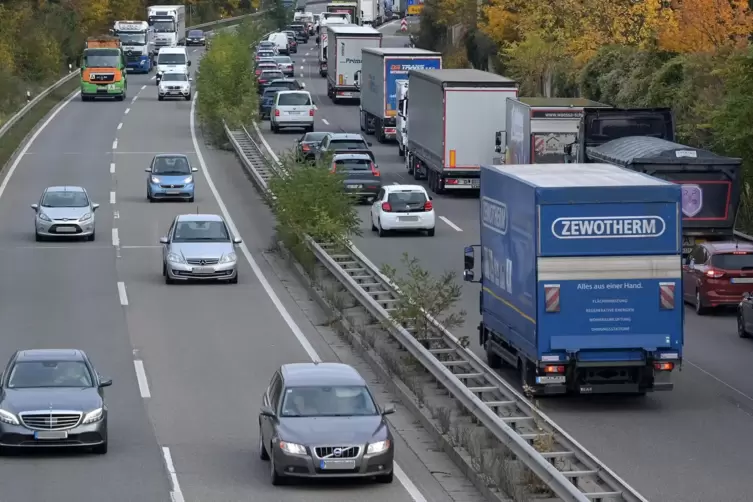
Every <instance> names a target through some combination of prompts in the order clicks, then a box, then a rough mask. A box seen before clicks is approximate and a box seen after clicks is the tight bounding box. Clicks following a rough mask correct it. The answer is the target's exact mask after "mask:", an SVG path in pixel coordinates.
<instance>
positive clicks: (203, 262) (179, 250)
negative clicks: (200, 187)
mask: <svg viewBox="0 0 753 502" xmlns="http://www.w3.org/2000/svg"><path fill="white" fill-rule="evenodd" d="M241 242H242V241H241V239H238V238H234V237H233V236H232V235H231V234H230V229H229V228H228V226H227V224H226V223H225V220H223V219H222V217H220V216H217V215H214V214H182V215H179V216H178V217H176V218H175V220H173V223H172V225H170V230H168V232H167V235H166V236H165V237H162V238H161V239H160V243H161V244H162V275H163V276H164V277H165V283H166V284H173V283H175V282H176V281H188V280H219V281H227V282H229V283H231V284H237V283H238V256H237V255H236V253H235V245H236V244H240V243H241Z"/></svg>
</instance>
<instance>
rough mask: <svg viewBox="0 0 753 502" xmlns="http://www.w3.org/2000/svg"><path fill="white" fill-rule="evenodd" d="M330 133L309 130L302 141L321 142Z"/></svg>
mask: <svg viewBox="0 0 753 502" xmlns="http://www.w3.org/2000/svg"><path fill="white" fill-rule="evenodd" d="M327 134H329V133H326V132H307V133H306V134H305V135H304V136H303V139H302V140H301V141H303V142H304V143H321V142H322V140H323V139H324V137H325V136H326V135H327Z"/></svg>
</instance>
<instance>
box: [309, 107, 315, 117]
mask: <svg viewBox="0 0 753 502" xmlns="http://www.w3.org/2000/svg"><path fill="white" fill-rule="evenodd" d="M313 116H314V109H313V108H312V109H311V110H309V117H313Z"/></svg>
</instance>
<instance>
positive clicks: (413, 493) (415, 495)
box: [191, 98, 427, 502]
mask: <svg viewBox="0 0 753 502" xmlns="http://www.w3.org/2000/svg"><path fill="white" fill-rule="evenodd" d="M194 99H195V98H194ZM253 125H254V129H255V130H256V134H258V136H259V138H260V139H261V142H262V144H263V145H264V148H266V149H267V152H269V155H270V156H271V157H272V159H274V160H275V161H276V162H279V161H280V158H279V157H278V156H277V154H276V153H275V152H274V150H272V148H271V147H270V146H269V143H267V140H266V139H265V138H264V135H263V134H262V133H261V129H259V126H258V125H257V124H256V122H254V123H253ZM191 136H192V139H193V140H194V146H195V147H196V153H197V155H198V157H199V162H200V163H201V167H202V169H203V170H205V171H206V168H205V166H204V162H203V160H202V158H201V154H200V153H199V150H198V143H197V142H196V134H195V132H194V126H193V107H191ZM206 174H207V173H206V172H205V176H206ZM207 184H208V185H209V186H210V188H212V187H213V184H212V183H211V181H210V179H209V177H208V176H207ZM213 192H214V190H213ZM216 197H217V202H220V198H219V195H217V196H216ZM224 207H225V206H224V205H223V204H220V209H223V208H224ZM225 211H226V210H224V209H223V214H225ZM225 218H226V219H227V220H228V223H230V225H231V226H232V223H231V221H230V219H229V218H228V217H227V216H226V217H225ZM243 249H244V251H246V249H245V245H243ZM244 254H246V253H245V252H244ZM247 257H250V256H247ZM254 263H255V262H254ZM257 277H259V280H260V282H263V284H264V285H265V289H266V288H267V286H269V283H268V282H266V279H265V280H264V281H261V277H264V276H263V275H259V274H258V275H257ZM273 294H274V292H273V291H271V294H270V296H271V295H273ZM276 298H277V297H276V296H275V297H274V298H273V301H274V299H276ZM278 302H279V299H278ZM275 305H277V304H275ZM280 307H281V308H282V309H283V311H284V312H285V314H287V316H288V317H290V314H288V312H287V310H284V309H285V307H283V306H282V305H280ZM278 310H279V308H278ZM280 313H282V311H281V312H280ZM283 317H285V316H284V315H283ZM286 322H287V320H286ZM291 323H292V325H291ZM288 326H290V328H291V329H293V326H295V329H293V334H294V335H295V337H296V338H297V339H298V342H300V344H301V345H303V349H304V350H305V351H306V353H307V354H308V355H309V357H310V358H311V360H312V361H314V362H317V361H321V358H320V357H319V354H317V353H316V351H315V350H314V348H313V347H312V346H311V344H310V343H309V341H308V340H307V339H306V335H304V334H303V333H302V332H301V330H300V328H299V327H298V325H296V324H295V321H293V320H292V319H291V320H290V322H288ZM299 333H300V336H299ZM393 469H394V470H395V475H396V476H397V479H398V480H399V481H400V483H402V485H403V487H404V488H405V491H406V492H408V495H409V496H410V498H411V500H413V502H427V500H426V498H424V496H423V495H422V494H421V491H420V490H419V489H418V488H417V487H416V485H414V484H413V482H412V481H411V480H410V479H409V478H408V476H406V474H405V472H403V470H402V469H401V468H400V466H399V465H397V462H395V463H394V464H393Z"/></svg>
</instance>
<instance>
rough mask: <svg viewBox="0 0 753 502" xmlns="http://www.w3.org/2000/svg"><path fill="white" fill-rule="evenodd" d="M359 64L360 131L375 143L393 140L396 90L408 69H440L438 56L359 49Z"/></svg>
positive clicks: (422, 51) (406, 50) (400, 50)
mask: <svg viewBox="0 0 753 502" xmlns="http://www.w3.org/2000/svg"><path fill="white" fill-rule="evenodd" d="M361 53H362V54H363V62H362V63H361V68H362V69H361V75H362V78H361V79H360V80H361V106H360V123H361V130H362V131H364V132H366V134H374V136H376V139H377V141H379V142H380V143H384V142H385V141H386V140H391V139H395V136H396V130H395V128H396V123H395V122H396V118H397V108H398V98H397V90H398V87H399V85H400V83H401V82H407V81H408V72H410V71H411V70H438V69H441V68H442V54H441V53H439V52H433V51H427V50H425V49H413V48H410V47H400V48H393V47H377V48H373V49H363V50H362V51H361Z"/></svg>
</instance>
